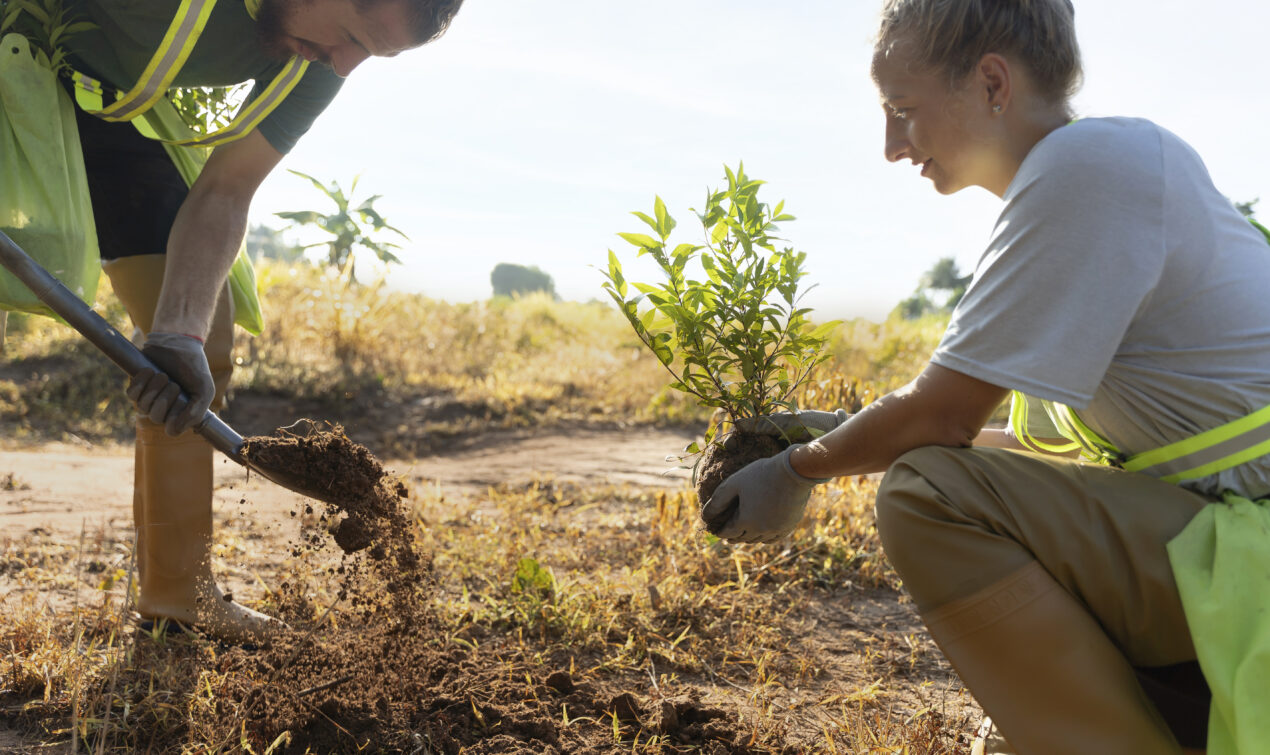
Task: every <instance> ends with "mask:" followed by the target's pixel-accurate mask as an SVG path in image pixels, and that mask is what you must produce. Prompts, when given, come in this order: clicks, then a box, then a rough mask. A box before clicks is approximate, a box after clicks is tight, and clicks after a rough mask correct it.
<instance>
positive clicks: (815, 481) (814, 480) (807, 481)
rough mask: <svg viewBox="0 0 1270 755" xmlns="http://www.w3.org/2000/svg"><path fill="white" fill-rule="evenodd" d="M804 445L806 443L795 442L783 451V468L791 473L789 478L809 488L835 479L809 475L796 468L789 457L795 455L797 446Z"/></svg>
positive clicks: (786, 472)
mask: <svg viewBox="0 0 1270 755" xmlns="http://www.w3.org/2000/svg"><path fill="white" fill-rule="evenodd" d="M804 445H806V444H805V443H795V444H794V445H792V446H790V447H789V448H787V449H785V450H784V451H782V452H781V468H782V469H784V470H785V474H787V475H789V479H791V480H793V481H794V482H797V483H800V484H802V485H805V486H807V487H809V488H810V487H814V486H816V485H823V484H825V483H826V482H829V481H830V480H832V479H833V478H832V477H823V478H821V477H807V476H805V475H802V474H799V473H798V472H797V471H796V470H795V469H794V465H793V464H792V463H791V462H790V460H789V458H790V456H792V455H793V453H794V449H795V448H801V447H802V446H804Z"/></svg>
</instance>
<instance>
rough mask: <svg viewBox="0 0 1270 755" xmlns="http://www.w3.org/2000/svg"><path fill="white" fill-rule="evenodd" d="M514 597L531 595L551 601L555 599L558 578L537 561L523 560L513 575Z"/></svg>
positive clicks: (512, 588)
mask: <svg viewBox="0 0 1270 755" xmlns="http://www.w3.org/2000/svg"><path fill="white" fill-rule="evenodd" d="M511 591H512V594H513V595H529V596H534V597H539V598H543V599H546V600H550V599H551V598H553V597H555V592H556V578H555V577H554V576H552V574H551V572H550V571H548V570H547V569H545V568H543V566H542V564H540V563H538V561H537V559H533V558H522V559H521V560H520V561H518V562H517V563H516V571H515V573H514V574H512V581H511Z"/></svg>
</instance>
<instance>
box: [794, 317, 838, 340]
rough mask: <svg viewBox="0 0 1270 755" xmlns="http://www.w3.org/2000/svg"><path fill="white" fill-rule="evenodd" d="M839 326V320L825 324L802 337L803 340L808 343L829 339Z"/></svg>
mask: <svg viewBox="0 0 1270 755" xmlns="http://www.w3.org/2000/svg"><path fill="white" fill-rule="evenodd" d="M841 324H842V321H841V320H834V321H832V322H827V323H825V324H824V325H820V326H817V327H816V328H815V329H813V330H812V331H811V332H810V333H808V334H806V335H805V336H803V338H804V339H806V340H808V341H824V340H826V339H827V338H829V336H831V335H833V332H834V331H835V330H837V329H838V326H839V325H841Z"/></svg>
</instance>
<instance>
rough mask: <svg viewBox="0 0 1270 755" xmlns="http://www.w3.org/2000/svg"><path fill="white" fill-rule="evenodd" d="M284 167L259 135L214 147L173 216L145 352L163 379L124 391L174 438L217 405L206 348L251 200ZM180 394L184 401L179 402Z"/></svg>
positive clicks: (145, 378)
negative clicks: (276, 171) (275, 170)
mask: <svg viewBox="0 0 1270 755" xmlns="http://www.w3.org/2000/svg"><path fill="white" fill-rule="evenodd" d="M281 159H282V155H281V154H280V153H279V152H278V151H277V150H276V149H274V148H273V147H272V146H271V145H270V144H269V142H268V141H267V140H266V139H265V138H264V137H263V136H261V135H260V132H259V131H252V132H251V133H250V134H248V135H247V136H245V137H243V138H242V139H240V140H238V141H236V142H230V143H229V144H225V145H223V146H220V147H217V148H216V150H215V151H213V152H212V154H211V157H210V158H208V160H207V165H205V166H204V167H203V172H202V173H200V174H199V177H198V178H197V179H196V180H195V181H194V185H193V186H191V187H190V193H189V195H188V196H187V197H186V198H185V202H184V203H183V204H182V205H181V209H180V210H179V211H178V212H177V214H176V221H175V222H174V223H173V224H172V230H171V231H170V232H169V234H168V253H167V263H166V264H167V267H166V269H165V271H164V273H163V290H162V291H161V292H160V293H159V303H158V306H157V307H156V308H155V312H154V325H153V326H152V328H151V330H150V333H149V334H147V336H146V342H145V344H144V345H143V346H142V347H141V352H142V353H143V354H145V355H146V357H148V358H149V359H150V361H151V362H153V363H154V365H155V367H157V368H158V370H159V371H158V372H156V371H154V370H150V369H145V370H141V371H140V372H138V373H136V374H134V375H133V376H132V378H131V379H130V380H129V381H128V391H127V394H128V398H130V399H132V401H133V403H134V404H135V405H136V407H137V410H138V411H140V412H141V413H142V414H144V415H146V416H148V417H149V418H150V420H151V421H152V422H157V423H160V424H162V425H164V427H165V429H166V430H167V433H168V434H169V435H180V434H181V433H183V432H185V431H186V430H188V429H189V428H191V427H194V426H195V425H197V424H198V423H199V422H200V421H201V420H202V418H203V415H204V414H205V413H206V412H207V407H209V406H210V405H211V403H212V398H213V396H214V394H215V392H216V386H215V384H214V382H213V380H212V374H211V371H210V370H209V369H208V365H207V357H206V356H205V355H204V353H203V341H204V340H205V339H206V338H207V330H208V326H209V324H210V323H211V320H212V313H213V312H214V311H215V309H216V298H217V296H218V295H219V293H220V290H221V286H222V285H224V282H225V276H226V275H227V274H228V273H229V268H230V266H231V265H233V263H234V257H235V255H237V254H238V249H239V247H240V246H241V245H242V241H243V236H244V235H245V234H246V232H247V210H248V208H249V207H250V206H251V198H252V196H253V195H255V193H256V189H257V188H258V187H259V186H260V182H261V181H263V180H264V179H265V176H267V175H269V171H270V170H272V169H273V168H274V166H276V165H277V164H278V161H279V160H281ZM182 392H183V393H184V394H185V396H186V399H187V400H185V401H180V400H178V398H177V396H178V395H179V394H180V393H182Z"/></svg>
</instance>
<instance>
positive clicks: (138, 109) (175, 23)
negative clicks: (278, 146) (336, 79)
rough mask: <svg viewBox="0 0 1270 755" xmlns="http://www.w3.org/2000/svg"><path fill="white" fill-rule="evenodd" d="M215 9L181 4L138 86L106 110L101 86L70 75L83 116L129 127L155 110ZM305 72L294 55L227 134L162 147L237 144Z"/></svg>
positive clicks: (196, 2) (253, 1) (211, 2)
mask: <svg viewBox="0 0 1270 755" xmlns="http://www.w3.org/2000/svg"><path fill="white" fill-rule="evenodd" d="M215 6H216V0H182V1H181V6H180V8H178V9H177V11H176V17H175V18H173V19H172V23H171V25H170V26H169V27H168V31H167V34H165V35H164V37H163V41H162V42H161V43H160V44H159V49H157V50H155V52H154V55H153V56H152V57H151V58H150V62H149V64H147V65H146V68H145V70H144V71H143V72H142V73H141V78H140V80H139V81H138V82H137V84H136V85H135V86H134V87H133V88H132V89H131V90H129V91H128V92H126V93H125V94H123V95H122V96H121V97H120V98H119V99H118V100H116V101H115V102H113V103H111V104H110V105H109V106H106V107H103V106H102V100H103V94H104V88H103V87H102V84H101V82H100V81H97V80H96V79H94V78H92V77H91V76H86V75H84V74H82V73H79V72H78V71H76V72H73V73H72V76H71V79H72V81H74V83H75V99H76V101H77V102H78V103H79V106H80V107H81V108H83V110H84V111H85V112H87V113H90V114H92V115H95V116H97V117H99V118H103V119H105V120H108V121H116V122H118V121H130V120H132V119H134V118H136V117H138V116H140V115H141V114H142V113H144V112H146V111H147V110H149V109H150V108H152V107H154V103H155V102H157V101H158V100H159V98H160V97H162V96H163V95H164V94H166V93H167V90H168V89H169V88H170V87H171V85H172V82H173V80H175V79H176V76H177V74H178V73H180V71H181V68H182V67H183V66H184V65H185V62H186V60H188V59H189V57H190V53H191V52H193V50H194V45H195V44H196V43H197V42H198V38H199V36H200V35H201V34H202V33H203V28H204V27H205V26H206V25H207V19H208V18H209V17H210V16H211V14H212V9H213V8H214V7H215ZM259 7H260V0H247V12H248V13H249V14H250V15H251V17H252V18H255V17H256V11H257V10H258V9H259ZM308 67H309V61H307V60H305V59H304V58H301V57H299V56H298V55H297V56H292V58H291V59H290V60H289V61H287V64H286V65H285V66H283V67H282V71H281V72H279V73H278V75H277V76H275V77H274V79H273V81H271V82H269V85H268V86H267V87H265V89H264V91H263V92H261V93H260V95H259V96H258V97H256V98H255V99H253V100H252V101H251V102H248V103H246V104H245V105H243V106H242V107H241V108H240V109H239V111H238V114H237V115H235V116H234V120H233V121H231V122H230V123H229V125H227V126H226V127H225V128H223V129H219V130H217V131H215V132H213V133H211V134H207V135H205V136H200V137H195V138H193V139H185V140H181V141H167V142H166V143H168V144H173V145H177V146H183V147H193V146H198V147H215V146H217V145H219V144H224V143H226V142H231V141H234V140H235V139H241V138H242V137H244V136H246V135H247V134H248V133H250V132H251V130H252V129H254V128H255V127H256V126H257V125H259V123H260V122H261V121H262V120H264V119H265V117H266V116H268V115H269V113H271V112H273V110H274V108H276V107H277V106H278V105H279V104H280V103H281V102H282V101H283V100H284V99H286V97H287V95H288V94H290V93H291V90H292V89H295V86H296V84H298V83H300V79H301V78H303V77H304V73H305V71H307V70H308ZM165 141H166V140H165Z"/></svg>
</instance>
